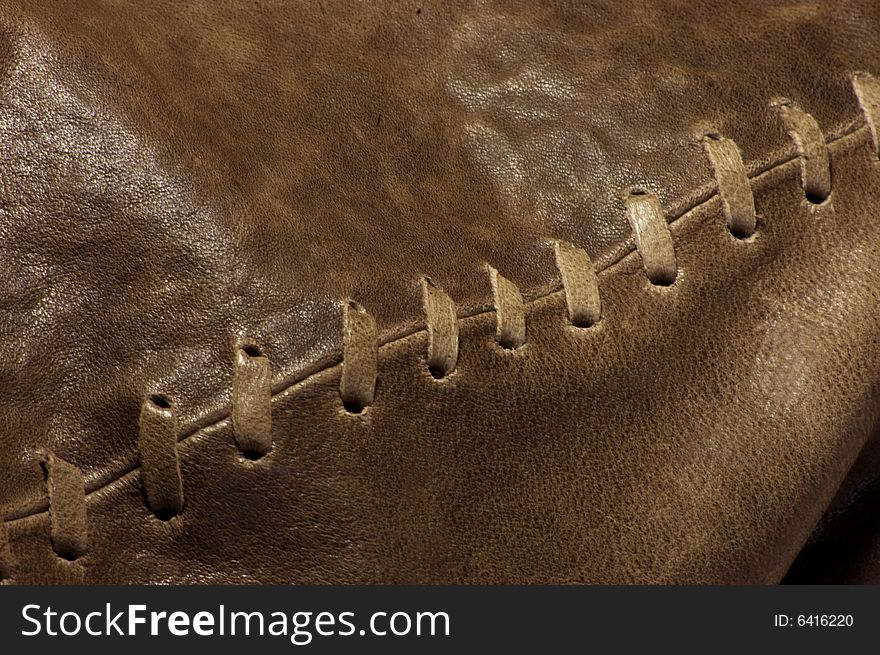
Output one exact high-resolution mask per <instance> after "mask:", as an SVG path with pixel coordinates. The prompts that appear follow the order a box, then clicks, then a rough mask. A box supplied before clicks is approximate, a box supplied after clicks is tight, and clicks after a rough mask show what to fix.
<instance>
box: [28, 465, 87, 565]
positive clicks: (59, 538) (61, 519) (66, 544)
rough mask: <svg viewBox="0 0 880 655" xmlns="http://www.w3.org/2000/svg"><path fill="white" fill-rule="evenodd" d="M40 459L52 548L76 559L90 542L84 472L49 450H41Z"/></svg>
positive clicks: (67, 557) (84, 552)
mask: <svg viewBox="0 0 880 655" xmlns="http://www.w3.org/2000/svg"><path fill="white" fill-rule="evenodd" d="M39 459H40V466H42V468H43V473H44V474H45V476H46V486H47V489H48V495H49V523H50V536H51V539H52V549H53V550H54V551H55V552H56V553H58V554H59V555H60V556H62V557H64V558H66V559H71V560H73V559H76V558H77V557H81V556H83V555H85V554H86V551H87V550H88V546H89V532H88V526H87V524H86V490H85V481H84V480H83V474H82V472H81V471H80V470H79V469H78V468H77V467H75V466H74V465H73V464H70V463H69V462H65V461H64V460H63V459H61V458H60V457H56V456H55V455H53V454H52V453H50V452H48V451H41V452H40V454H39Z"/></svg>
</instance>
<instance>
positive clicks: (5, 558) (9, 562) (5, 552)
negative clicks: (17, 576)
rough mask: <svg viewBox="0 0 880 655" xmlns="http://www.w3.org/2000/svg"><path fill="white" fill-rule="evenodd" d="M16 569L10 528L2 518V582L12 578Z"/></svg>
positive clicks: (0, 535) (0, 518) (0, 520)
mask: <svg viewBox="0 0 880 655" xmlns="http://www.w3.org/2000/svg"><path fill="white" fill-rule="evenodd" d="M14 567H15V558H14V557H13V555H12V545H11V544H10V543H9V528H7V527H6V521H4V520H3V517H2V516H0V580H3V579H6V578H11V577H12V571H13V569H14Z"/></svg>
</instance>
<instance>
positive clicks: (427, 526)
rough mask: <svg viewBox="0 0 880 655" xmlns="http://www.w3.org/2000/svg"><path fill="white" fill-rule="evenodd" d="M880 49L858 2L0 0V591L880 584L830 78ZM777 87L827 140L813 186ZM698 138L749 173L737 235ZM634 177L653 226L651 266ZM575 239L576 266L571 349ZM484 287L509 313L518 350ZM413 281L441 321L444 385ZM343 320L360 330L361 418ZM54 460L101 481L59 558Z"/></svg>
mask: <svg viewBox="0 0 880 655" xmlns="http://www.w3.org/2000/svg"><path fill="white" fill-rule="evenodd" d="M878 34H880V7H878V5H877V4H876V3H875V2H873V1H869V0H854V1H852V2H847V3H846V4H845V5H840V4H838V3H815V2H806V1H794V2H778V3H766V2H758V1H750V2H746V1H743V0H740V1H738V2H705V3H686V4H682V3H679V2H671V1H670V2H661V1H652V2H648V3H641V2H640V3H634V2H633V3H629V2H627V3H620V2H607V3H600V2H586V3H578V4H577V5H573V4H568V3H562V2H560V3H539V2H510V3H504V2H493V3H478V2H469V3H455V2H436V3H428V2H425V3H411V2H379V3H364V4H359V3H351V2H336V3H334V2H323V3H312V2H293V3H289V2H268V1H262V2H250V3H240V2H233V1H231V0H230V1H228V2H227V1H221V2H215V1H210V2H209V1H208V0H204V1H199V2H150V3H136V2H97V1H95V2H89V3H87V5H84V4H83V3H81V2H73V1H70V2H52V3H30V2H24V1H22V2H20V3H17V2H14V1H12V0H4V1H3V2H2V5H0V303H2V316H0V337H2V338H0V379H2V382H3V389H4V390H5V393H4V394H3V395H2V396H0V439H2V445H3V448H2V449H0V507H2V508H3V513H4V515H5V519H6V527H7V530H8V533H9V542H10V549H11V552H12V556H13V558H14V566H13V567H12V571H11V575H9V576H8V577H7V582H12V583H15V582H53V583H55V582H61V583H66V582H88V583H105V582H154V583H159V582H227V583H230V582H342V583H349V582H351V583H353V582H402V583H406V582H649V583H687V582H697V583H714V582H719V583H776V582H779V581H782V580H783V579H784V580H786V581H790V582H813V581H822V582H829V581H831V582H834V581H860V582H865V581H874V580H876V577H877V575H878V572H880V565H878V562H880V559H878V557H880V555H878V554H877V553H880V550H878V546H877V544H878V543H880V542H878V541H877V535H876V534H875V533H876V530H875V528H874V526H875V524H876V522H875V521H873V518H872V516H871V510H870V508H873V507H876V502H875V501H874V500H873V499H874V498H876V485H877V482H876V480H877V473H878V463H880V456H878V455H877V454H876V452H877V447H876V446H874V445H872V446H869V447H868V448H866V449H864V452H863V447H864V446H865V444H866V443H871V444H873V443H874V442H873V441H871V436H872V435H874V434H875V433H877V431H878V429H877V428H878V418H880V415H878V411H880V405H878V399H880V393H878V392H880V386H878V383H880V350H878V348H877V341H878V338H880V298H878V291H877V290H878V289H880V267H878V266H877V262H878V258H880V224H878V222H877V220H876V217H877V216H878V215H880V194H878V190H880V164H878V160H877V157H876V155H875V153H874V151H873V148H872V140H871V133H870V130H869V129H868V127H867V126H866V124H865V119H864V117H863V115H862V112H861V108H860V106H859V103H858V101H857V98H856V95H855V94H854V93H853V90H852V83H851V76H852V74H853V73H854V72H856V71H867V72H869V73H874V74H880V55H878V54H877V53H878V51H880V50H878V45H880V43H878V36H877V35H878ZM783 98H785V99H788V100H790V101H792V102H794V103H796V104H797V105H798V106H799V107H801V108H803V109H804V110H805V111H806V112H809V114H810V115H812V116H813V117H814V118H815V120H816V121H817V122H818V124H819V126H820V127H821V130H822V134H823V135H824V137H825V139H826V140H827V142H828V144H829V151H830V154H831V170H832V192H831V196H830V198H829V199H828V200H826V201H825V202H823V203H821V204H818V205H817V204H812V203H810V202H808V201H807V199H806V197H805V194H804V189H803V186H802V180H801V159H802V158H800V157H799V156H798V152H799V151H798V145H797V143H796V141H794V140H793V139H792V137H791V135H790V134H789V130H788V128H787V127H786V124H785V122H784V121H783V120H782V119H781V118H780V115H779V112H778V111H777V110H776V108H774V107H772V106H771V103H774V102H775V103H777V104H778V102H779V101H780V100H781V99H783ZM707 132H712V133H716V132H717V133H720V134H723V135H724V136H725V137H727V138H730V139H733V140H734V141H735V142H736V143H737V144H738V146H739V149H740V150H741V152H742V158H743V160H744V162H745V164H746V166H747V169H748V172H749V177H750V184H751V188H752V191H753V194H754V202H755V208H756V211H757V216H758V223H757V232H756V233H755V235H753V236H752V237H749V238H748V239H742V240H740V239H736V238H735V237H733V236H732V235H731V234H730V232H729V231H728V229H727V225H726V219H725V215H724V208H723V205H722V202H721V198H720V197H719V195H718V192H717V188H718V186H717V183H716V180H715V177H714V174H713V169H712V166H711V165H710V162H709V160H708V159H707V156H706V152H705V150H704V147H703V144H702V141H701V139H702V137H703V135H705V134H706V133H707ZM630 189H641V190H647V191H650V192H651V193H653V194H656V196H657V197H658V198H659V200H660V201H661V203H662V208H663V212H664V216H665V218H666V219H667V220H668V221H669V222H670V227H671V231H672V240H673V244H674V251H675V258H676V262H677V267H678V272H677V277H676V278H675V281H674V283H672V284H671V285H669V286H655V285H652V284H651V283H650V282H649V281H648V279H647V277H646V275H645V269H644V267H643V263H642V258H641V257H640V253H639V252H638V251H637V250H636V249H635V246H634V239H633V236H632V233H631V227H630V224H629V223H628V221H627V214H626V207H625V197H626V194H627V191H628V190H630ZM556 240H563V241H565V242H568V243H571V244H574V245H576V246H578V247H579V248H583V249H584V250H586V251H587V252H588V253H589V255H590V257H591V259H592V262H593V264H594V265H595V268H596V270H597V272H598V279H599V292H600V296H601V302H602V310H601V319H600V320H599V322H598V323H596V324H595V325H593V326H592V327H588V328H578V327H575V326H573V325H571V324H570V322H569V321H568V319H567V313H566V299H565V296H564V292H563V291H562V290H561V281H560V274H559V270H558V269H557V267H556V265H555V262H554V241H556ZM488 267H491V268H492V269H493V270H495V271H497V272H498V273H500V275H502V276H504V279H506V280H509V281H510V282H511V283H512V284H514V285H515V287H516V288H517V289H518V290H519V291H520V292H521V294H522V298H523V300H524V307H525V317H526V323H525V330H526V331H525V343H524V345H522V346H521V347H519V348H515V349H505V348H503V347H501V346H500V345H499V343H498V342H497V341H496V327H497V326H496V312H495V310H494V305H493V286H492V282H491V280H490V274H489V272H488V271H489V269H488ZM424 276H429V277H430V279H431V280H432V281H433V283H435V284H436V285H437V286H438V287H439V288H442V289H443V290H444V292H445V293H447V294H448V295H449V297H451V298H452V300H453V301H454V302H455V306H456V308H457V313H458V316H459V321H458V329H459V331H460V334H459V341H458V344H459V351H458V356H457V362H456V364H455V368H454V370H453V371H452V372H451V373H450V374H449V375H447V376H446V377H444V378H443V379H435V378H434V377H433V376H432V375H431V373H430V372H429V369H428V365H427V362H426V353H427V351H428V348H429V345H428V335H427V332H426V324H425V315H424V308H423V300H422V294H423V286H422V285H423V282H422V279H423V277H424ZM349 299H353V300H355V301H356V302H357V303H358V305H359V306H360V307H362V308H363V309H364V310H365V311H366V312H369V314H370V315H371V316H372V317H374V318H375V322H376V328H377V330H378V333H379V348H378V384H377V386H376V389H375V397H374V398H373V399H372V401H373V404H372V405H371V406H369V407H368V408H366V409H365V410H364V411H363V412H362V413H359V414H353V413H350V412H347V411H345V409H344V408H343V403H342V400H341V398H340V376H341V369H342V366H341V361H342V352H343V332H344V326H343V310H344V307H345V306H346V303H347V301H348V300H349ZM244 344H256V346H258V347H259V350H260V353H261V356H265V358H266V359H267V360H268V362H269V363H270V364H271V390H272V393H273V397H272V401H271V427H270V428H269V427H266V429H268V430H270V434H271V437H272V443H273V447H272V450H271V451H270V452H268V454H266V455H265V456H263V457H262V458H260V459H257V460H255V461H251V460H249V459H248V458H246V457H243V456H242V454H241V452H240V451H239V448H238V447H237V445H236V439H235V436H234V435H233V433H232V424H231V420H230V408H231V406H232V390H233V378H234V366H233V365H234V362H235V360H236V356H237V351H238V348H239V347H240V346H242V345H244ZM155 394H162V395H164V396H167V397H168V398H170V399H171V400H172V401H173V404H174V408H175V412H176V419H177V421H178V423H179V426H180V428H179V429H180V436H179V439H180V442H179V444H178V451H179V456H180V476H181V479H182V484H183V487H182V489H183V498H184V509H183V512H182V513H181V514H179V515H178V516H175V517H174V518H171V519H170V520H160V518H157V517H156V516H155V515H154V514H153V512H152V511H151V509H150V506H149V503H148V502H147V500H148V499H147V496H146V493H145V491H144V488H143V476H142V471H141V469H140V465H139V452H138V421H139V416H140V414H141V407H142V404H143V402H144V399H145V398H147V397H149V396H151V395H155ZM261 429H262V428H261ZM44 451H49V452H52V453H54V455H56V456H57V457H59V458H62V459H63V461H65V462H68V463H70V464H72V465H73V466H74V467H76V468H77V469H79V470H80V471H81V472H82V474H83V476H84V480H85V483H84V484H85V490H86V492H87V496H86V503H85V516H86V522H85V523H86V526H87V529H88V547H87V549H86V552H85V554H83V555H81V556H80V555H78V556H77V557H74V558H65V557H61V556H59V555H58V554H57V553H56V552H55V551H54V550H53V547H52V543H51V539H50V532H51V529H54V528H50V524H51V525H52V526H54V525H55V524H54V523H52V521H53V517H52V516H50V512H48V511H47V510H48V509H49V506H50V501H49V498H48V495H47V480H46V473H45V471H44V470H43V469H41V466H40V461H41V460H40V455H39V453H41V452H44ZM860 453H861V457H860ZM871 453H874V454H873V455H872V454H871ZM857 461H858V463H857V464H856V465H855V466H853V465H854V463H856V462H857ZM829 507H830V510H829ZM826 510H829V511H828V514H827V515H826ZM55 519H56V522H57V517H55ZM814 530H815V532H814ZM811 533H813V534H812V537H811ZM855 533H858V534H860V535H862V536H861V537H860V538H859V539H858V540H856V539H854V538H849V537H848V536H847V535H851V534H855ZM805 544H806V548H804V546H805ZM799 554H800V557H798V556H799ZM793 563H794V566H792V565H793ZM787 574H788V575H787Z"/></svg>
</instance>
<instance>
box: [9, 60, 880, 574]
mask: <svg viewBox="0 0 880 655" xmlns="http://www.w3.org/2000/svg"><path fill="white" fill-rule="evenodd" d="M857 76H860V77H861V80H862V81H864V80H865V79H866V78H870V76H869V75H867V74H866V73H860V74H856V75H854V76H853V86H854V89H855V88H856V85H857V82H856V78H857ZM870 80H871V83H872V84H874V83H876V80H874V79H873V78H870ZM861 88H862V89H864V88H865V85H864V84H863V85H862V87H861ZM875 88H876V89H878V90H880V86H877V87H875ZM870 93H872V94H873V90H871V91H870ZM856 94H857V95H858V97H859V102H860V105H861V106H862V109H863V113H864V116H863V120H864V122H863V124H862V125H858V123H852V124H850V125H848V127H847V128H846V129H844V130H842V131H841V132H840V133H839V134H838V135H836V136H835V137H834V138H832V139H831V140H830V141H826V139H825V137H824V135H823V134H822V133H821V131H819V132H818V137H817V135H816V133H815V130H814V129H813V127H814V126H815V127H816V128H818V125H817V124H816V122H815V119H813V117H812V116H810V115H809V114H806V113H805V112H803V111H802V110H799V109H797V108H795V107H793V105H791V103H789V102H788V101H783V102H782V103H777V105H778V106H780V108H781V110H782V112H783V117H784V119H785V120H786V122H787V123H788V125H789V130H790V133H791V135H792V137H793V139H794V140H795V142H796V145H797V146H798V151H799V154H798V155H797V156H795V157H786V158H785V159H783V160H780V161H777V162H776V163H774V164H770V165H768V166H766V167H764V168H763V169H760V170H755V171H753V172H752V174H751V175H749V176H748V178H747V179H754V178H757V177H759V176H761V175H763V174H764V173H768V172H770V171H772V170H774V169H776V168H779V167H781V166H784V165H786V164H788V163H789V162H790V161H792V160H793V159H795V158H800V159H801V174H802V181H803V184H804V189H805V193H807V194H808V196H809V195H811V194H812V195H814V196H816V197H818V196H817V195H816V194H813V193H812V191H815V190H817V189H818V190H819V191H822V190H824V189H826V188H827V194H826V195H825V196H824V197H823V198H821V199H822V200H824V198H827V195H828V194H830V192H831V187H830V184H831V179H830V156H829V150H828V146H829V145H830V143H835V142H837V141H841V140H843V139H844V138H846V137H848V136H850V135H853V134H858V133H859V132H862V131H868V136H869V138H870V141H871V144H872V147H873V148H874V150H875V152H876V151H877V138H876V124H875V122H874V120H875V119H876V101H877V99H878V97H880V96H878V95H870V96H869V100H863V95H864V92H863V93H862V95H860V94H859V91H856ZM870 103H875V104H874V105H871V106H870V107H868V108H866V104H870ZM860 143H861V139H860V140H858V141H855V144H854V145H853V146H852V147H855V145H858V144H860ZM823 153H824V157H825V158H826V164H827V165H826V166H825V168H826V169H827V175H823V173H822V166H821V164H822V154H823ZM817 159H818V160H819V161H818V163H817V161H816V160H817ZM808 169H809V170H808ZM824 181H827V185H823V184H824ZM816 185H817V186H816ZM722 193H723V191H722V189H721V187H720V184H719V183H718V181H717V180H716V188H715V189H713V190H710V191H709V192H708V193H706V194H705V195H704V196H703V197H701V198H699V199H698V200H696V201H694V202H693V203H692V204H691V205H690V206H688V207H685V208H683V209H681V210H680V211H679V212H678V213H677V214H676V215H675V216H673V217H671V218H668V219H667V218H666V216H665V215H664V213H663V210H662V207H661V206H660V203H659V200H657V199H656V196H654V195H653V194H648V193H645V192H639V191H636V192H635V193H632V194H631V195H630V196H629V198H627V217H628V219H629V220H630V223H631V224H632V226H633V231H634V241H635V247H636V249H637V250H638V252H639V255H640V256H641V257H642V259H643V263H645V268H646V273H647V274H648V277H649V279H651V278H652V275H653V276H654V279H651V281H652V282H653V283H655V284H656V283H661V284H662V283H671V281H674V278H675V276H674V275H671V273H670V270H671V269H670V266H669V264H670V262H669V252H668V248H667V246H666V244H665V236H664V230H663V227H664V226H659V220H658V219H662V222H663V223H664V225H665V231H666V232H669V226H670V225H672V224H674V223H675V222H676V221H678V220H679V219H681V218H683V217H684V216H686V215H687V214H689V213H690V212H691V211H693V210H695V209H697V208H699V207H701V206H703V205H705V204H707V203H708V202H710V201H711V200H712V199H713V198H714V196H715V195H719V197H721V199H722V204H723V196H722ZM658 226H659V229H658ZM669 234H670V238H671V233H669ZM632 247H633V246H632V243H631V242H626V243H625V244H624V245H623V246H622V247H621V248H620V249H619V250H618V251H617V252H616V254H614V255H612V257H611V258H610V260H609V261H607V262H606V263H605V264H604V265H603V266H601V267H599V268H598V269H596V268H594V267H593V266H592V265H590V267H589V268H591V269H592V270H593V274H594V275H598V273H602V272H604V271H607V270H609V269H610V268H611V267H613V266H614V265H616V264H617V263H619V262H620V261H622V260H623V259H625V258H626V257H627V256H628V255H630V254H632ZM555 248H556V252H557V267H558V268H559V270H560V273H561V276H562V288H561V289H560V288H559V287H554V288H551V289H550V290H549V291H547V292H545V293H542V294H539V295H538V296H536V297H535V298H533V299H531V300H530V301H528V302H526V303H522V305H523V311H525V306H526V305H532V304H534V303H536V302H539V301H541V300H544V299H548V298H552V297H553V296H557V295H560V293H561V294H562V295H564V296H565V299H566V304H568V308H569V315H570V318H571V320H572V322H573V323H574V322H575V317H576V316H577V314H576V313H575V312H574V311H573V310H572V307H573V305H572V300H570V298H574V299H575V302H576V303H578V302H580V301H578V300H577V297H578V295H581V296H582V295H583V290H582V286H581V285H582V283H577V285H572V284H571V282H570V281H569V282H567V280H571V279H572V277H571V276H570V272H571V271H572V270H579V272H580V274H581V275H583V274H584V269H583V262H584V260H583V259H581V265H580V266H577V267H576V269H572V268H571V261H570V260H569V259H568V257H569V256H570V255H571V251H570V250H566V248H573V247H572V246H565V247H560V242H556V243H555ZM574 250H575V251H577V250H579V249H576V248H574ZM560 251H562V252H563V255H562V257H561V258H560V254H559V253H560ZM646 253H647V256H648V259H649V260H650V262H651V264H650V269H649V264H648V262H645V258H646ZM583 254H584V255H586V253H585V252H584V253H583ZM585 261H586V262H587V263H589V262H590V260H589V257H586V260H585ZM658 262H659V264H658ZM672 263H673V265H674V249H673V250H672ZM491 270H494V269H491V268H490V271H491ZM496 274H497V272H496ZM588 275H589V274H587V276H588ZM670 276H671V279H670ZM502 279H503V278H502ZM655 279H656V280H657V281H656V282H655ZM667 280H669V281H668V282H667ZM505 281H506V280H505ZM587 284H588V287H590V289H589V291H588V292H587V295H586V296H585V297H587V298H591V299H592V300H590V301H589V302H588V306H593V305H592V304H593V303H595V310H591V311H592V312H593V314H591V315H595V317H596V320H598V289H597V288H596V292H595V294H594V293H593V291H592V288H591V285H592V283H591V282H588V283H587ZM422 288H423V300H424V309H425V313H426V323H425V327H424V328H418V327H415V328H410V329H409V330H405V331H402V332H400V333H397V334H393V335H390V336H389V337H388V338H387V339H386V340H384V341H382V342H381V343H377V348H378V347H384V346H387V345H391V344H394V343H396V342H397V341H401V340H403V339H405V338H407V337H409V336H412V335H414V334H418V333H420V332H427V333H428V341H429V348H428V362H429V367H431V369H432V372H434V373H435V377H442V375H440V376H438V375H437V372H436V371H435V366H436V365H439V366H440V369H438V370H440V371H444V372H443V375H445V374H447V373H449V372H451V371H452V370H454V368H455V363H456V361H457V355H458V322H459V321H462V320H465V319H468V318H473V317H477V316H480V315H483V314H486V313H488V312H490V311H493V309H490V308H485V307H483V308H476V309H475V310H473V311H471V312H470V313H466V314H463V315H461V316H458V315H457V313H456V309H455V305H454V303H453V302H452V300H451V299H450V298H449V296H448V295H446V294H445V293H444V292H443V291H442V290H441V289H439V287H437V286H436V285H435V284H434V283H433V282H432V281H431V280H430V279H428V278H423V280H422ZM514 289H515V287H514ZM575 289H581V290H580V291H576V290H575ZM517 293H519V292H518V290H517ZM575 294H577V295H575ZM496 295H497V293H496ZM594 295H595V298H593V296H594ZM497 305H498V302H497V298H496V308H495V309H496V310H497ZM450 308H451V311H450ZM450 314H451V321H450ZM588 314H590V312H588ZM523 320H524V319H523ZM594 322H595V321H594ZM523 335H524V329H523ZM339 364H340V362H339V361H338V358H337V361H335V362H331V363H328V364H326V365H324V366H322V367H320V368H317V369H316V370H312V371H310V372H308V373H307V374H304V375H302V377H300V378H299V379H292V380H286V381H283V382H282V384H281V385H280V386H279V388H278V390H277V391H275V392H274V393H273V391H272V387H271V370H270V367H269V361H268V359H267V358H266V357H265V356H264V355H263V354H262V352H261V351H260V350H259V349H258V348H256V347H254V346H244V347H242V348H241V349H239V351H238V353H237V356H236V361H235V365H234V378H233V380H234V382H233V403H232V408H231V410H230V411H229V412H228V413H227V414H225V415H222V416H220V417H218V418H215V419H213V420H212V421H210V422H209V423H207V424H203V425H196V426H192V427H191V428H190V430H189V431H187V432H186V433H184V434H182V435H178V436H177V437H176V439H175V440H174V444H173V447H174V458H175V462H176V463H177V464H178V466H179V462H178V460H177V453H176V447H177V444H178V443H181V442H183V441H185V440H187V439H188V438H190V437H192V436H194V435H195V434H197V433H198V432H200V431H202V430H204V429H206V428H208V427H212V426H215V425H219V424H220V423H222V422H223V421H225V420H227V419H228V420H230V422H231V423H232V427H233V434H234V437H235V440H236V443H237V444H238V445H239V447H240V448H241V449H242V450H243V451H244V452H245V453H247V454H257V455H259V456H262V455H263V454H265V453H267V452H269V450H271V400H272V398H273V397H274V396H276V395H280V394H281V393H283V392H285V391H287V390H289V389H291V388H292V387H294V386H295V385H296V384H299V383H301V382H304V381H306V380H308V379H309V378H311V377H314V376H315V375H318V374H319V373H322V372H324V371H327V370H330V369H331V368H334V367H336V366H338V365H339ZM343 366H344V363H343ZM154 398H155V397H154ZM164 441H165V442H166V445H165V447H166V448H167V447H168V445H167V441H168V439H167V437H166V438H165V439H164ZM254 447H256V449H253V448H254ZM39 462H40V465H41V467H42V468H43V471H44V474H45V476H46V481H47V488H48V506H46V504H43V505H40V506H38V507H32V508H30V509H28V510H24V511H22V512H19V513H17V514H14V515H12V516H9V515H7V516H6V518H5V520H4V517H3V516H0V579H3V578H4V577H11V575H12V562H13V559H12V554H11V548H10V538H9V535H8V528H7V526H8V524H10V523H12V522H17V521H21V520H24V519H26V518H29V517H32V516H37V515H39V514H43V513H45V512H47V511H48V513H49V520H50V536H51V540H52V547H53V550H55V552H56V553H58V554H59V555H61V556H63V557H66V558H68V559H76V558H78V557H80V556H82V555H84V554H85V553H86V552H87V549H88V543H89V537H88V525H87V520H86V501H87V499H88V497H89V496H91V495H92V494H94V493H96V492H98V491H100V490H103V489H105V488H107V487H109V486H111V485H112V484H114V483H116V482H118V481H120V480H122V479H123V478H125V477H126V476H128V475H129V474H135V473H137V470H138V468H141V469H142V471H141V473H142V477H144V476H147V475H148V474H147V472H146V468H145V467H144V465H143V462H140V461H139V462H134V463H132V464H131V465H130V466H129V467H128V468H127V469H126V470H124V471H120V472H117V473H116V474H114V475H113V476H112V477H110V478H108V479H105V480H104V481H102V482H101V483H99V484H97V485H96V486H95V487H93V488H91V489H87V488H86V485H85V480H84V476H83V473H82V471H81V470H80V469H79V468H77V467H76V466H74V465H73V464H71V463H69V462H66V461H64V460H62V459H60V458H58V457H56V456H55V455H53V454H51V453H49V452H46V451H41V452H40V453H39ZM139 464H140V467H139ZM178 475H179V470H178ZM145 484H146V483H145ZM166 491H167V490H166ZM148 496H149V492H148ZM180 499H181V503H182V488H181V494H180ZM153 509H154V510H155V508H153Z"/></svg>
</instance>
